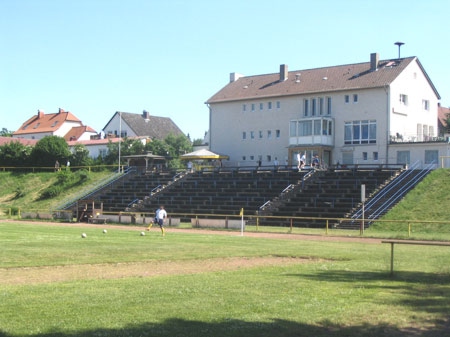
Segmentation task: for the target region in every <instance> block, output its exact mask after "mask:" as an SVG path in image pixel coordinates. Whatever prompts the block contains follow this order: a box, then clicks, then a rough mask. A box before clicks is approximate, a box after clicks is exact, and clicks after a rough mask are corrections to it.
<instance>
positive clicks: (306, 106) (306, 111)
mask: <svg viewBox="0 0 450 337" xmlns="http://www.w3.org/2000/svg"><path fill="white" fill-rule="evenodd" d="M303 115H304V116H308V115H309V100H307V99H305V100H304V101H303Z"/></svg>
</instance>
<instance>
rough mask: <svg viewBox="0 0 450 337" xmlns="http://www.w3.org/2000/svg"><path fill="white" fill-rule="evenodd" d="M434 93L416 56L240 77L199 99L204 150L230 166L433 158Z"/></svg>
mask: <svg viewBox="0 0 450 337" xmlns="http://www.w3.org/2000/svg"><path fill="white" fill-rule="evenodd" d="M440 98H441V97H440V95H439V93H438V91H437V89H436V88H435V86H434V84H433V83H432V81H431V79H430V78H429V76H428V74H427V72H426V71H425V69H424V67H423V66H422V64H421V62H420V61H419V59H418V58H417V57H406V58H394V59H384V60H382V59H380V57H379V55H378V54H377V53H372V54H371V55H370V58H368V60H367V61H366V62H361V63H354V64H345V65H338V66H327V67H321V68H314V69H300V70H294V71H289V70H288V66H287V65H285V64H282V65H281V66H280V70H279V72H276V73H270V74H261V75H252V76H244V75H241V74H238V73H231V74H230V81H229V83H228V84H226V85H225V86H224V87H223V88H221V89H219V91H217V92H216V93H215V94H214V95H213V96H211V97H210V98H209V99H208V100H207V101H206V102H205V103H206V104H207V106H208V108H209V116H210V130H209V144H210V149H211V151H213V152H216V153H224V154H227V155H229V157H230V160H229V162H228V163H227V164H228V165H233V166H254V165H257V164H258V163H259V162H261V164H262V165H273V162H274V161H275V160H277V161H278V162H280V163H284V162H285V161H286V162H288V163H289V164H292V165H297V158H298V155H299V154H304V153H305V154H306V157H307V161H308V162H309V163H310V162H311V161H312V158H314V157H315V156H316V155H317V156H319V158H320V159H321V162H322V163H323V164H324V165H325V166H330V165H336V164H355V165H356V164H368V165H380V164H408V165H409V164H413V163H418V165H420V166H425V165H428V164H433V163H435V164H436V163H438V162H439V158H441V157H442V156H445V155H447V154H448V153H449V152H448V151H449V149H448V148H447V147H448V144H447V143H446V142H445V139H444V138H443V137H440V135H439V130H438V102H439V100H440Z"/></svg>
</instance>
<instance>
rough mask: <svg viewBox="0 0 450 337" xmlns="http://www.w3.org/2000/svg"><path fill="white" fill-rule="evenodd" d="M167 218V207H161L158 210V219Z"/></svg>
mask: <svg viewBox="0 0 450 337" xmlns="http://www.w3.org/2000/svg"><path fill="white" fill-rule="evenodd" d="M165 218H167V212H166V210H165V209H160V210H159V212H158V219H165Z"/></svg>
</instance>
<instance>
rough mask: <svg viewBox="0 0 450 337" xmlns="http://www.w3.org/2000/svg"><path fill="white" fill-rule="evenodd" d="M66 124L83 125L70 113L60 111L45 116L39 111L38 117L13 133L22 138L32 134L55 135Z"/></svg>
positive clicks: (31, 119)
mask: <svg viewBox="0 0 450 337" xmlns="http://www.w3.org/2000/svg"><path fill="white" fill-rule="evenodd" d="M65 122H75V123H79V124H80V125H82V123H81V121H80V120H79V119H78V118H77V117H75V115H73V114H72V113H71V112H70V111H64V110H63V109H59V111H58V112H57V113H52V114H45V113H44V112H43V111H41V110H39V111H38V113H37V115H34V116H33V117H31V118H30V119H28V120H27V121H26V122H25V123H23V124H22V126H21V127H20V128H19V129H18V130H17V131H15V132H14V133H13V135H14V136H20V135H25V134H30V133H44V132H50V133H52V134H53V133H54V132H55V131H56V130H58V129H59V128H60V127H61V126H62V125H63V124H64V123H65Z"/></svg>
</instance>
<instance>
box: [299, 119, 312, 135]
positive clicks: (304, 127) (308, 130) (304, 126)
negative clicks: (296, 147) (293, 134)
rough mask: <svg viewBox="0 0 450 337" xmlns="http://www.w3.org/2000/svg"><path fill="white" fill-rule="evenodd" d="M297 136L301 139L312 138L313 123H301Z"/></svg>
mask: <svg viewBox="0 0 450 337" xmlns="http://www.w3.org/2000/svg"><path fill="white" fill-rule="evenodd" d="M297 134H298V135H299V136H300V137H302V136H311V135H312V121H299V122H298V132H297Z"/></svg>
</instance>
